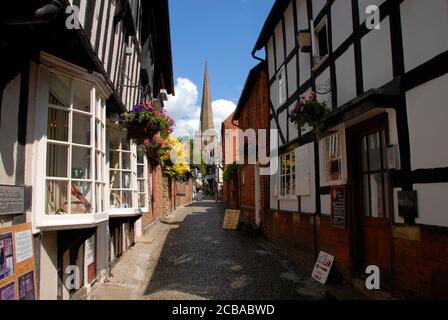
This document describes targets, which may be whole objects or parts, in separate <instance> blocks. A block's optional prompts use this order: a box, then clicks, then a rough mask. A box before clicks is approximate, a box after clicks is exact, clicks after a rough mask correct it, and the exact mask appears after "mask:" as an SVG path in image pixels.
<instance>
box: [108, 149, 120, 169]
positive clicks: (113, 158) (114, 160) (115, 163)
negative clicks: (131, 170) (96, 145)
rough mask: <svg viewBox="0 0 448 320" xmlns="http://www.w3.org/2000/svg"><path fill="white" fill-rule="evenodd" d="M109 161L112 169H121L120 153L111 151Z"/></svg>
mask: <svg viewBox="0 0 448 320" xmlns="http://www.w3.org/2000/svg"><path fill="white" fill-rule="evenodd" d="M109 157H110V159H109V161H110V168H111V169H120V152H118V151H111V152H109Z"/></svg>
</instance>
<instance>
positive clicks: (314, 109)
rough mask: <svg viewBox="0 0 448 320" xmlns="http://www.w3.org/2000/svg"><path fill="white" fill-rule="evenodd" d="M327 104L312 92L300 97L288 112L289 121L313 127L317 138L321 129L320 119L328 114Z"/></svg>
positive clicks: (301, 125)
mask: <svg viewBox="0 0 448 320" xmlns="http://www.w3.org/2000/svg"><path fill="white" fill-rule="evenodd" d="M328 112H329V111H328V109H327V104H326V103H325V102H319V101H317V99H316V94H315V93H314V92H313V93H312V94H311V95H310V96H309V97H308V98H305V97H304V96H301V97H300V100H299V101H298V102H297V104H296V106H295V107H294V109H292V110H291V111H290V112H289V118H290V120H291V122H293V123H295V124H296V125H297V126H298V127H304V126H307V125H308V126H310V127H312V128H313V129H314V131H315V134H316V137H317V139H318V140H319V139H320V134H321V131H322V123H321V120H322V118H323V117H325V116H326V115H327V114H328Z"/></svg>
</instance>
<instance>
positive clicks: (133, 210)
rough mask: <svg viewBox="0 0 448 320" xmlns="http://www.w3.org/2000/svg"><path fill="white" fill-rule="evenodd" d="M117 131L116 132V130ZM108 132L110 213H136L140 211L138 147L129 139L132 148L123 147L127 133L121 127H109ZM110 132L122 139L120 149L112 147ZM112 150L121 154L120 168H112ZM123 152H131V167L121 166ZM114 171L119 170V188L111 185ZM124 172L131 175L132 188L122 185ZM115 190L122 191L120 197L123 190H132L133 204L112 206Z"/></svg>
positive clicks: (119, 214)
mask: <svg viewBox="0 0 448 320" xmlns="http://www.w3.org/2000/svg"><path fill="white" fill-rule="evenodd" d="M114 131H115V132H114ZM108 132H109V148H108V151H109V152H108V164H109V165H108V172H109V175H108V176H109V181H108V185H109V189H108V196H109V212H110V215H112V216H114V215H118V216H121V215H127V214H136V213H138V212H139V207H138V199H137V193H138V190H137V187H138V186H137V147H136V145H135V144H134V143H132V142H131V141H129V145H130V150H125V149H123V148H122V141H123V138H126V135H125V133H124V132H122V131H121V130H120V129H118V128H116V127H112V126H110V127H108ZM110 133H115V134H117V135H118V136H119V137H120V141H119V148H118V149H112V148H111V147H110V145H111V143H110ZM111 152H118V154H119V159H118V161H119V164H120V167H119V168H118V169H114V168H111V163H110V153H111ZM123 154H129V155H130V169H123V168H121V165H122V163H123ZM112 171H117V172H119V175H118V179H119V187H118V188H113V187H112V185H111V181H110V178H111V172H112ZM123 173H129V174H130V175H131V181H130V188H123V187H122V183H123ZM113 191H116V192H117V191H118V192H120V199H122V192H130V193H131V200H132V206H131V207H128V208H122V207H120V208H117V207H112V203H111V202H110V197H111V194H112V192H113Z"/></svg>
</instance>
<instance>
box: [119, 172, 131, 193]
mask: <svg viewBox="0 0 448 320" xmlns="http://www.w3.org/2000/svg"><path fill="white" fill-rule="evenodd" d="M122 177H123V182H122V184H121V186H122V188H123V189H131V185H132V184H131V174H130V173H123V174H122Z"/></svg>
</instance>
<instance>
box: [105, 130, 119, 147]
mask: <svg viewBox="0 0 448 320" xmlns="http://www.w3.org/2000/svg"><path fill="white" fill-rule="evenodd" d="M107 131H108V134H109V148H110V149H111V150H118V149H120V131H118V130H114V129H111V130H107Z"/></svg>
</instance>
